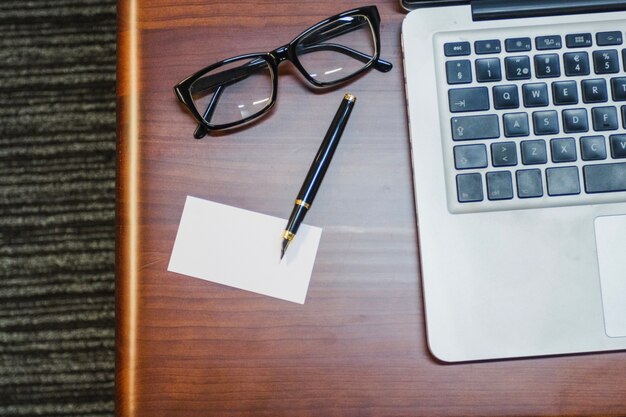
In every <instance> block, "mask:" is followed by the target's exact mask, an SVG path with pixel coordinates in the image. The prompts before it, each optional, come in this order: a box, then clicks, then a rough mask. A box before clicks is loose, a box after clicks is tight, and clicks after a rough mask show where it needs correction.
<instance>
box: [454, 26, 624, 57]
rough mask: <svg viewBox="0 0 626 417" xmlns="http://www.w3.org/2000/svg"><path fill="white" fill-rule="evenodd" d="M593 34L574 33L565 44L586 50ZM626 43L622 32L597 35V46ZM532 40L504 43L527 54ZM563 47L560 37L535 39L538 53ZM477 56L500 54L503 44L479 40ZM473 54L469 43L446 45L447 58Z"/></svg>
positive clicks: (475, 46)
mask: <svg viewBox="0 0 626 417" xmlns="http://www.w3.org/2000/svg"><path fill="white" fill-rule="evenodd" d="M592 39H593V37H592V35H591V33H573V34H569V35H566V36H565V44H566V46H567V47H568V48H585V47H590V46H592V45H593V40H592ZM623 42H624V38H623V35H622V32H619V31H611V32H598V33H596V44H597V45H598V46H609V45H621V44H622V43H623ZM532 43H533V42H532V39H531V38H528V37H524V38H509V39H506V40H505V41H504V45H505V49H506V51H507V52H525V51H530V50H531V49H532ZM562 47H563V42H562V38H561V36H560V35H549V36H537V37H536V38H535V48H536V49H537V50H538V51H545V50H552V49H561V48H562ZM474 50H475V51H476V54H478V55H483V54H498V53H500V52H501V51H502V44H501V42H500V40H499V39H488V40H479V41H475V42H474ZM471 52H472V50H471V45H470V43H469V42H467V41H464V42H447V43H445V44H444V54H445V56H466V55H470V54H471Z"/></svg>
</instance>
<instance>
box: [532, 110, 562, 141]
mask: <svg viewBox="0 0 626 417" xmlns="http://www.w3.org/2000/svg"><path fill="white" fill-rule="evenodd" d="M533 126H534V132H535V135H537V136H542V135H555V134H557V133H559V116H558V114H557V112H556V111H554V110H546V111H536V112H534V113H533Z"/></svg>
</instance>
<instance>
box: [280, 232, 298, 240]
mask: <svg viewBox="0 0 626 417" xmlns="http://www.w3.org/2000/svg"><path fill="white" fill-rule="evenodd" d="M294 237H296V235H295V234H294V233H293V232H290V231H289V230H285V232H284V233H283V239H287V240H288V241H290V242H291V241H292V240H293V238H294Z"/></svg>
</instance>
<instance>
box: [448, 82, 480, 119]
mask: <svg viewBox="0 0 626 417" xmlns="http://www.w3.org/2000/svg"><path fill="white" fill-rule="evenodd" d="M448 100H449V104H450V112H451V113H460V112H466V111H481V110H489V90H488V89H487V87H474V88H453V89H450V90H448Z"/></svg>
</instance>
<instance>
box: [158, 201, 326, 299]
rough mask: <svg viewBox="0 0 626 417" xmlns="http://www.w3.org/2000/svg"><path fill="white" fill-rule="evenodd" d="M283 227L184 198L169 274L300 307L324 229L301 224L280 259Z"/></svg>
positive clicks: (267, 219)
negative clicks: (285, 301)
mask: <svg viewBox="0 0 626 417" xmlns="http://www.w3.org/2000/svg"><path fill="white" fill-rule="evenodd" d="M286 224H287V220H285V219H280V218H278V217H272V216H267V215H265V214H260V213H255V212H252V211H248V210H243V209H239V208H236V207H231V206H226V205H223V204H219V203H215V202H213V201H207V200H202V199H200V198H196V197H191V196H187V200H186V201H185V207H184V209H183V214H182V216H181V219H180V224H179V226H178V233H177V234H176V241H175V242H174V249H173V250H172V256H171V258H170V263H169V266H168V267H167V270H168V271H171V272H176V273H179V274H183V275H188V276H191V277H195V278H200V279H204V280H207V281H211V282H216V283H218V284H224V285H228V286H231V287H235V288H240V289H243V290H247V291H252V292H256V293H259V294H263V295H269V296H270V297H276V298H280V299H283V300H287V301H292V302H295V303H300V304H304V300H305V298H306V293H307V289H308V287H309V279H310V278H311V272H312V271H313V263H314V261H315V255H316V254H317V247H318V244H319V241H320V237H321V235H322V229H320V228H319V227H313V226H307V225H305V224H303V225H301V226H300V228H299V229H298V234H297V235H296V238H295V239H294V240H293V242H291V245H290V246H289V249H288V250H287V253H286V254H285V257H284V258H283V260H282V261H280V249H281V244H282V233H283V231H284V229H285V226H286Z"/></svg>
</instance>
